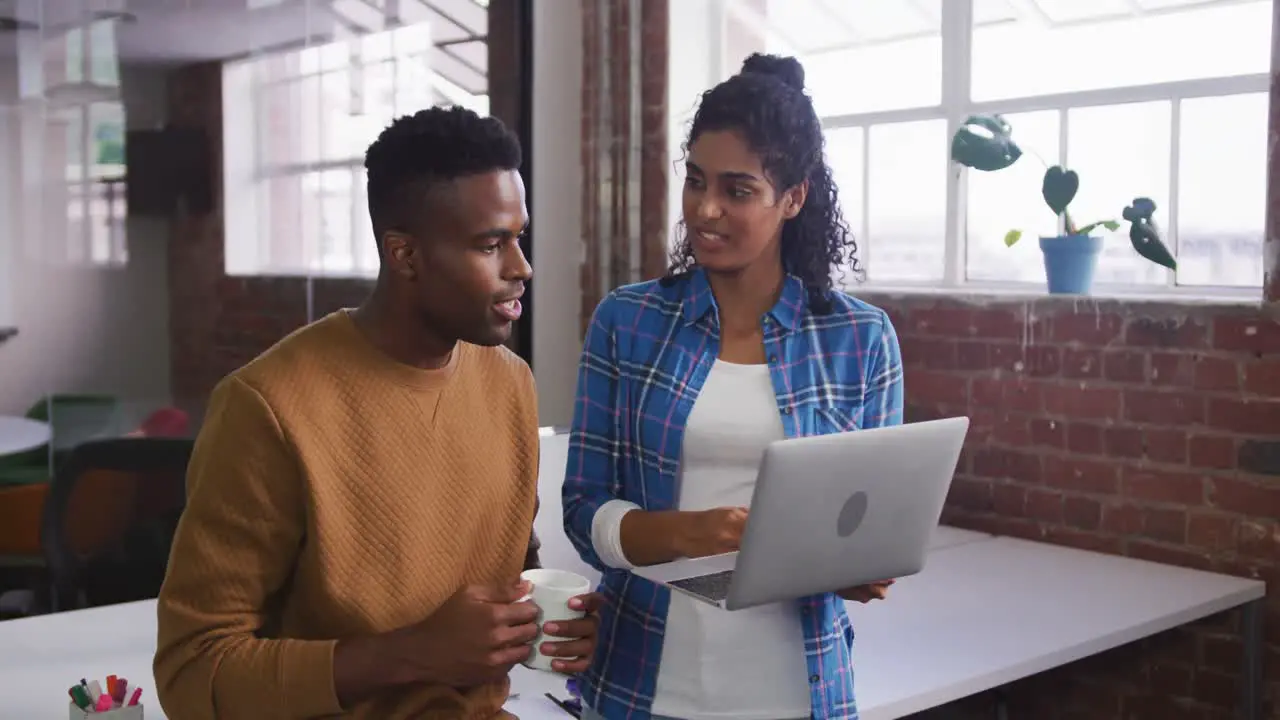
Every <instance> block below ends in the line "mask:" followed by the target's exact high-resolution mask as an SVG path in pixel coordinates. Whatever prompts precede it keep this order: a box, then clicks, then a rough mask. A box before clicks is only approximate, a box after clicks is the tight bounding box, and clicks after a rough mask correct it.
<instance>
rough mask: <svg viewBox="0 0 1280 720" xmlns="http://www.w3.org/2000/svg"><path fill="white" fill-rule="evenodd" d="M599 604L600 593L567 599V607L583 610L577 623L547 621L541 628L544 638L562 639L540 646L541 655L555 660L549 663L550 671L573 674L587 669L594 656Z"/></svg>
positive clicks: (598, 621) (601, 599) (570, 621)
mask: <svg viewBox="0 0 1280 720" xmlns="http://www.w3.org/2000/svg"><path fill="white" fill-rule="evenodd" d="M602 604H604V596H602V595H601V594H600V593H594V592H593V593H587V594H586V595H578V596H576V597H572V598H569V607H571V608H573V609H574V610H583V611H585V612H586V613H587V614H586V617H583V618H581V619H578V620H563V621H554V622H549V623H545V624H544V625H543V626H542V629H543V630H544V631H546V633H547V634H548V635H555V636H556V637H560V638H566V639H565V640H559V641H550V642H544V643H543V644H542V648H541V650H542V653H543V654H544V655H547V656H549V657H552V658H555V659H554V660H552V661H551V669H552V670H555V671H556V672H562V673H564V674H566V675H574V674H576V673H580V672H585V671H586V669H587V668H589V667H591V659H592V657H593V656H594V655H595V653H596V643H597V641H598V639H599V631H600V606H601V605H602Z"/></svg>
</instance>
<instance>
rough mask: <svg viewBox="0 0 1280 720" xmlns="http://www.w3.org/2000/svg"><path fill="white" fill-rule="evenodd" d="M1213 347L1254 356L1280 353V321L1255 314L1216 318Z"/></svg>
mask: <svg viewBox="0 0 1280 720" xmlns="http://www.w3.org/2000/svg"><path fill="white" fill-rule="evenodd" d="M1213 346H1214V348H1216V349H1218V350H1227V351H1230V352H1244V353H1252V354H1254V355H1274V354H1277V353H1280V320H1275V319H1273V318H1267V317H1261V316H1259V315H1255V314H1248V315H1241V314H1231V315H1224V316H1222V317H1218V318H1215V319H1214V322H1213Z"/></svg>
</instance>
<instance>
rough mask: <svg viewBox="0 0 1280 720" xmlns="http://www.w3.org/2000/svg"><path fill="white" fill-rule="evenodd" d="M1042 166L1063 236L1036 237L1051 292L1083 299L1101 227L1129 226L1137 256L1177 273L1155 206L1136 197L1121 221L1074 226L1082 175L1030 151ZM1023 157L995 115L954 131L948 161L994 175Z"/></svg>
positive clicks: (1013, 238)
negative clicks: (1073, 205)
mask: <svg viewBox="0 0 1280 720" xmlns="http://www.w3.org/2000/svg"><path fill="white" fill-rule="evenodd" d="M1031 154H1032V155H1033V156H1034V157H1035V158H1036V159H1037V160H1040V163H1041V164H1042V165H1044V166H1045V171H1044V181H1043V183H1042V185H1041V189H1040V192H1041V195H1043V196H1044V202H1045V204H1046V205H1048V206H1049V209H1050V210H1052V211H1053V214H1054V216H1055V217H1057V218H1059V219H1060V221H1061V223H1060V227H1061V228H1062V232H1063V234H1062V235H1058V236H1056V237H1042V238H1040V249H1041V251H1042V252H1043V253H1044V271H1045V278H1046V280H1047V281H1048V285H1049V292H1050V293H1055V294H1057V293H1063V294H1076V295H1087V294H1088V293H1089V290H1090V288H1092V286H1093V274H1094V270H1095V268H1096V267H1097V265H1098V254H1099V253H1100V252H1101V251H1102V238H1101V237H1098V236H1096V235H1092V234H1090V233H1092V232H1093V231H1094V230H1096V229H1098V228H1099V227H1104V228H1106V229H1107V230H1118V229H1119V228H1120V224H1121V221H1124V222H1128V223H1129V242H1130V243H1131V244H1132V245H1133V249H1134V250H1136V251H1137V252H1138V254H1139V255H1141V256H1142V257H1144V258H1146V259H1147V260H1150V261H1151V262H1153V263H1155V264H1157V265H1160V266H1162V267H1166V268H1169V269H1170V270H1177V269H1178V263H1177V261H1176V260H1175V259H1174V257H1173V255H1172V254H1170V253H1169V249H1168V248H1166V247H1165V245H1164V242H1163V241H1161V239H1160V232H1159V230H1158V229H1157V228H1156V226H1155V223H1154V222H1152V219H1151V216H1152V215H1153V214H1155V211H1156V204H1155V202H1154V201H1152V200H1151V199H1150V198H1145V197H1140V198H1135V199H1134V200H1133V202H1132V203H1131V204H1130V205H1128V206H1127V207H1125V209H1124V210H1123V211H1122V212H1121V214H1120V218H1121V219H1120V220H1116V219H1106V220H1099V221H1097V222H1092V223H1089V224H1088V225H1084V226H1077V225H1076V223H1075V220H1074V219H1072V217H1071V213H1070V212H1068V209H1067V208H1068V206H1070V205H1071V201H1072V200H1074V199H1075V196H1076V192H1077V191H1078V190H1079V189H1080V177H1079V176H1078V175H1077V174H1076V173H1075V171H1073V170H1068V169H1066V168H1064V167H1062V166H1061V165H1053V166H1050V165H1049V164H1048V163H1046V162H1044V160H1043V159H1042V158H1040V156H1038V155H1036V154H1035V153H1034V152H1032V153H1031ZM1022 155H1023V150H1022V148H1021V147H1019V145H1018V144H1017V143H1016V142H1015V141H1014V139H1013V128H1012V127H1010V125H1009V123H1008V122H1007V121H1005V119H1004V118H1003V117H1001V116H999V115H972V116H970V117H969V118H967V119H966V120H965V122H964V124H963V125H962V126H961V127H960V129H958V130H957V131H956V134H955V137H954V138H952V141H951V159H952V161H954V162H956V163H959V164H961V165H963V166H965V167H967V168H972V169H974V170H981V171H984V172H995V171H998V170H1003V169H1005V168H1007V167H1009V166H1010V165H1013V164H1014V163H1015V162H1017V161H1018V159H1019V158H1021V157H1022ZM1021 237H1022V231H1021V230H1016V229H1015V230H1010V231H1009V232H1008V233H1006V234H1005V236H1004V244H1005V245H1006V246H1010V247H1011V246H1013V244H1014V243H1016V242H1018V240H1019V239H1021Z"/></svg>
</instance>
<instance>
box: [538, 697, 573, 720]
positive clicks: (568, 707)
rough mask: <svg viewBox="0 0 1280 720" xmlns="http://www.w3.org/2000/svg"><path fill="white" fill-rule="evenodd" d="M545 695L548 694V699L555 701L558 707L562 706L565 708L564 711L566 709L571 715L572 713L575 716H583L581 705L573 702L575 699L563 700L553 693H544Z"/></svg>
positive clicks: (561, 707) (562, 708)
mask: <svg viewBox="0 0 1280 720" xmlns="http://www.w3.org/2000/svg"><path fill="white" fill-rule="evenodd" d="M543 695H546V696H547V699H548V700H550V701H551V702H553V703H555V704H556V707H558V708H560V709H561V710H563V711H565V712H567V713H569V714H570V715H572V716H574V717H576V718H581V717H582V709H581V706H580V705H578V704H577V703H575V702H573V701H571V700H570V701H565V700H561V699H559V698H557V697H556V696H555V695H552V694H551V693H543Z"/></svg>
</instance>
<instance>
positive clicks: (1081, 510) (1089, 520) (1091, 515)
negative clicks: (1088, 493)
mask: <svg viewBox="0 0 1280 720" xmlns="http://www.w3.org/2000/svg"><path fill="white" fill-rule="evenodd" d="M1062 516H1063V521H1064V522H1066V524H1067V525H1068V526H1070V527H1072V528H1075V529H1078V530H1090V531H1092V530H1097V529H1098V528H1100V527H1102V503H1101V502H1099V501H1097V500H1095V499H1093V498H1089V497H1079V496H1074V495H1072V496H1068V497H1067V498H1066V500H1065V501H1064V502H1063V505H1062Z"/></svg>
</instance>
